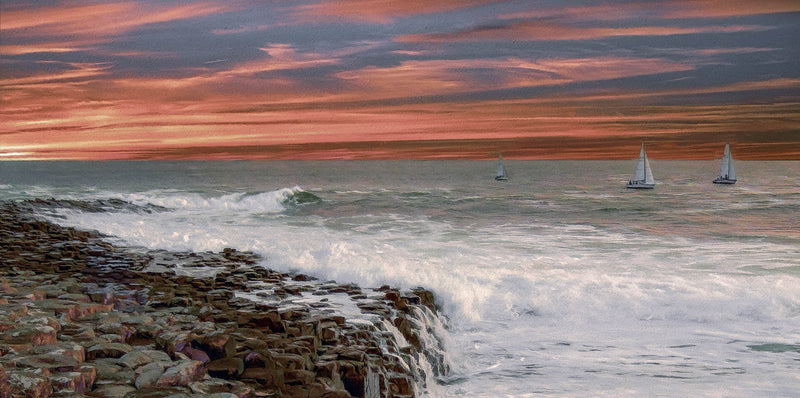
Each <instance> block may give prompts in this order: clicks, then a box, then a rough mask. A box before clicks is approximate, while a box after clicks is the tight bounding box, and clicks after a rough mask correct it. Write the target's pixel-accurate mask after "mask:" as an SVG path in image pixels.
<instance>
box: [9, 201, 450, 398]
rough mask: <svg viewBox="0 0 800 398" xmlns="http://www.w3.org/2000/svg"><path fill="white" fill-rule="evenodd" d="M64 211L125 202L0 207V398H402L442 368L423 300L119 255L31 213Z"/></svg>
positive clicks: (218, 262) (219, 263)
mask: <svg viewBox="0 0 800 398" xmlns="http://www.w3.org/2000/svg"><path fill="white" fill-rule="evenodd" d="M64 206H69V207H79V208H81V210H82V211H106V210H105V209H107V208H108V207H119V206H122V207H125V206H133V205H131V204H129V203H126V202H122V201H113V202H112V201H91V202H87V201H56V200H29V201H21V202H0V224H1V225H2V226H1V227H0V243H2V244H1V245H0V261H1V263H0V270H2V272H3V277H2V278H0V398H3V397H7V396H8V397H10V396H18V395H25V396H30V397H48V396H52V397H79V396H87V397H95V396H107V397H126V398H137V397H167V396H175V397H178V396H180V397H187V396H188V397H193V396H198V397H199V396H217V397H332V398H336V397H351V396H352V397H369V398H372V397H415V396H418V395H419V393H420V391H418V390H419V389H420V388H425V385H426V384H425V383H426V382H428V380H433V378H434V377H436V376H440V375H444V374H446V373H447V371H448V364H447V362H446V359H445V358H444V355H443V349H442V345H443V343H442V341H441V339H440V338H439V337H437V336H436V334H435V333H432V329H435V328H436V326H437V325H431V323H438V322H440V321H439V319H438V317H437V315H436V314H437V309H436V304H435V298H434V296H433V294H432V293H431V292H429V291H427V290H424V289H414V290H412V291H399V290H397V289H393V288H391V287H388V286H383V287H381V288H378V289H362V288H360V287H358V286H355V285H343V284H337V283H335V282H322V281H317V280H314V279H313V278H310V277H308V276H306V275H303V274H288V273H278V272H275V271H272V270H269V269H266V268H263V267H261V266H257V263H258V261H259V260H260V258H259V257H258V256H257V255H255V254H253V253H250V252H239V251H236V250H233V249H225V250H223V251H222V252H205V253H190V252H181V253H177V252H167V251H143V250H139V249H136V248H128V247H119V246H114V245H112V244H110V243H108V242H107V241H106V240H105V237H103V236H102V235H100V234H98V233H96V232H88V231H80V230H75V229H72V228H65V227H61V226H59V225H56V224H53V223H49V222H47V221H42V220H41V219H39V218H37V217H36V216H35V213H36V211H37V210H41V209H47V208H54V207H64ZM139 210H141V211H159V210H158V209H147V208H144V209H139ZM192 275H194V276H192ZM343 300H345V301H347V302H348V303H350V304H347V305H349V306H351V307H353V308H356V309H357V310H358V311H359V315H358V316H356V317H352V316H351V318H353V319H348V317H346V316H344V315H342V314H341V311H340V309H339V308H337V303H339V302H341V301H343ZM438 327H441V324H440V323H439V324H438ZM231 394H232V395H231Z"/></svg>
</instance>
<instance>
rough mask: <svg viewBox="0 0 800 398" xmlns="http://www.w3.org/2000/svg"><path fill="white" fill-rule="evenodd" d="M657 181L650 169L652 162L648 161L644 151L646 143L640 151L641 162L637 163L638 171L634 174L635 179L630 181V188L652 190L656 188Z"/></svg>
mask: <svg viewBox="0 0 800 398" xmlns="http://www.w3.org/2000/svg"><path fill="white" fill-rule="evenodd" d="M655 184H656V182H655V179H654V178H653V171H652V170H651V169H650V161H649V160H647V153H645V151H644V143H642V148H641V149H640V150H639V160H638V161H637V162H636V171H635V172H634V173H633V179H631V180H630V181H628V185H627V187H628V188H637V189H642V188H644V189H651V188H653V187H655Z"/></svg>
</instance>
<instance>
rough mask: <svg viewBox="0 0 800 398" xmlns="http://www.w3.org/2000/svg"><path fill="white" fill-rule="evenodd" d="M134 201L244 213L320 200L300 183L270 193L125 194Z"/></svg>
mask: <svg viewBox="0 0 800 398" xmlns="http://www.w3.org/2000/svg"><path fill="white" fill-rule="evenodd" d="M123 199H124V200H129V201H131V202H133V203H136V204H145V203H148V204H153V205H156V206H161V207H165V208H169V209H173V210H183V211H207V212H211V213H217V212H231V211H234V212H246V213H251V214H252V213H280V212H283V211H285V210H287V209H290V208H296V207H298V206H304V205H309V204H313V203H319V202H322V199H321V198H319V197H318V196H316V195H314V194H313V193H311V192H308V191H306V190H304V189H303V188H301V187H299V186H295V187H293V188H281V189H278V190H275V191H269V192H257V193H252V192H237V193H230V194H226V195H222V196H218V197H208V196H205V195H202V194H198V193H185V192H171V191H151V192H145V193H135V194H129V195H125V196H124V197H123Z"/></svg>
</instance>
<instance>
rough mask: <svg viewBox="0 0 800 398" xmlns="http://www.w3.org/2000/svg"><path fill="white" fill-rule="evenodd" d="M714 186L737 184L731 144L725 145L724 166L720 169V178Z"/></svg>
mask: <svg viewBox="0 0 800 398" xmlns="http://www.w3.org/2000/svg"><path fill="white" fill-rule="evenodd" d="M714 184H736V169H735V168H734V167H733V157H732V156H731V144H730V143H729V142H726V143H725V151H724V152H723V153H722V165H721V166H720V167H719V177H717V179H716V180H714Z"/></svg>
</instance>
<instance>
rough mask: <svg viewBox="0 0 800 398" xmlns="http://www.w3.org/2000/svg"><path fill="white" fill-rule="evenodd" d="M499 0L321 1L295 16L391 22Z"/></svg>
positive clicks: (303, 19) (308, 19)
mask: <svg viewBox="0 0 800 398" xmlns="http://www.w3.org/2000/svg"><path fill="white" fill-rule="evenodd" d="M498 1H499V0H440V1H430V0H345V1H322V2H319V3H316V4H310V5H305V6H299V7H297V8H296V9H295V10H294V15H295V18H296V19H297V20H298V21H301V22H306V23H315V22H329V21H330V20H333V19H345V20H351V21H360V22H371V23H388V22H390V21H392V20H394V19H396V18H402V17H407V16H412V15H419V14H431V13H438V12H446V11H453V10H458V9H462V8H469V7H473V6H476V5H481V4H488V3H495V2H498Z"/></svg>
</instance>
